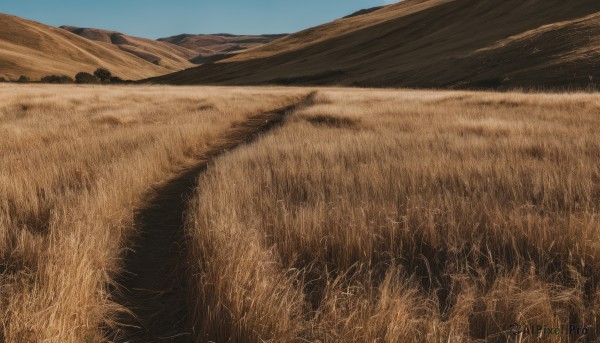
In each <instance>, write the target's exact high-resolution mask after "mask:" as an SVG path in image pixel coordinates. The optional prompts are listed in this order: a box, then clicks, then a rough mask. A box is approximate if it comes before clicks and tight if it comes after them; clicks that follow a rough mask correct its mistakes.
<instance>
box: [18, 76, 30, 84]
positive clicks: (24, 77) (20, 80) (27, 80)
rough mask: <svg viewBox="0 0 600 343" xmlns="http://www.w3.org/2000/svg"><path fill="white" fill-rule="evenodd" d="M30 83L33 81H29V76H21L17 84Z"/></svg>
mask: <svg viewBox="0 0 600 343" xmlns="http://www.w3.org/2000/svg"><path fill="white" fill-rule="evenodd" d="M29 81H31V80H29V77H27V76H25V75H21V76H20V77H19V79H18V80H17V82H19V83H27V82H29Z"/></svg>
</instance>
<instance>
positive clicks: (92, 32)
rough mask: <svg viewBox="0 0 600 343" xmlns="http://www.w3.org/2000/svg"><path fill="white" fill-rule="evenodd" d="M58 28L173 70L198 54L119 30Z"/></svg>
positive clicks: (184, 64) (187, 65)
mask: <svg viewBox="0 0 600 343" xmlns="http://www.w3.org/2000/svg"><path fill="white" fill-rule="evenodd" d="M60 28H61V29H64V30H67V31H69V32H72V33H74V34H76V35H79V36H81V37H84V38H87V39H89V40H93V41H98V42H102V43H105V44H112V45H114V46H116V47H117V48H119V49H121V50H123V51H125V52H128V53H130V54H133V55H135V56H137V57H139V58H142V59H144V60H146V61H148V62H151V63H153V64H156V65H160V66H162V67H165V68H167V69H169V70H173V71H178V70H182V69H186V68H190V67H193V66H194V64H193V63H191V62H190V60H191V59H193V58H194V57H196V56H198V53H197V52H195V51H193V50H189V49H187V48H184V47H181V46H178V45H175V44H170V43H167V42H159V41H155V40H150V39H145V38H138V37H132V36H128V35H125V34H122V33H120V32H115V31H107V30H100V29H92V28H81V27H73V26H61V27H60Z"/></svg>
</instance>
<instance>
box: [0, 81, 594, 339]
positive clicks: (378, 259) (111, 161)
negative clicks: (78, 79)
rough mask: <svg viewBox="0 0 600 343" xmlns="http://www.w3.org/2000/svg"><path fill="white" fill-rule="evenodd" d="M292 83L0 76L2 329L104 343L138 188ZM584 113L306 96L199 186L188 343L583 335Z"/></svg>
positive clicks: (340, 93) (278, 98) (470, 97)
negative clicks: (564, 331)
mask: <svg viewBox="0 0 600 343" xmlns="http://www.w3.org/2000/svg"><path fill="white" fill-rule="evenodd" d="M308 92H309V90H307V89H295V88H218V87H194V88H174V87H147V86H146V87H137V86H136V87H98V86H94V87H77V86H55V87H52V86H42V85H39V86H36V85H29V86H26V87H24V86H21V87H15V86H10V87H8V86H4V87H0V166H2V167H1V168H0V309H1V311H0V341H2V342H11V343H12V342H85V341H90V342H95V341H101V340H103V339H104V337H103V332H102V329H101V328H102V327H106V326H114V325H116V323H114V320H115V319H116V318H117V316H116V314H117V313H118V312H119V311H123V310H125V309H122V308H120V307H119V305H117V304H115V303H113V302H112V301H111V296H110V288H111V285H113V284H114V279H115V276H116V275H118V274H120V273H122V272H123V271H122V257H123V255H124V251H125V250H126V249H129V248H131V246H132V243H131V238H132V237H134V236H135V235H134V233H135V232H136V229H135V228H134V227H133V221H134V216H135V213H136V209H138V208H140V207H143V206H144V202H145V200H147V199H148V197H149V195H151V194H152V190H153V188H154V187H155V186H157V185H159V184H162V183H164V182H165V181H166V180H169V179H170V178H173V177H174V176H175V175H178V172H179V171H181V170H182V169H184V168H186V167H188V166H191V165H193V164H194V163H195V161H196V160H197V158H198V157H202V156H204V155H205V154H207V153H208V150H209V149H210V146H211V145H214V144H217V145H218V142H219V140H220V139H222V136H221V134H222V133H223V132H227V131H228V130H230V129H231V127H232V125H233V124H234V123H235V122H239V121H242V120H244V119H246V118H248V117H249V116H251V115H254V114H257V113H261V112H264V111H268V110H272V109H275V108H279V107H282V106H284V105H288V104H290V103H294V102H297V101H299V100H300V99H301V98H302V97H303V96H305V95H306V94H307V93H308ZM599 110H600V97H599V96H598V95H595V94H518V93H504V94H494V93H475V92H447V91H392V90H349V89H335V88H330V89H320V90H319V93H318V95H317V96H316V98H315V100H314V103H313V104H311V105H309V106H305V107H304V108H301V109H299V110H298V111H296V112H294V113H292V114H291V115H290V116H289V117H288V118H287V119H286V121H285V122H284V124H283V126H282V127H280V128H277V129H276V130H274V131H272V132H271V133H268V134H266V135H265V136H264V137H263V138H261V139H260V140H258V141H256V142H255V143H253V144H250V145H246V146H243V147H240V148H238V149H236V150H234V151H231V152H230V153H227V154H226V155H224V156H221V157H219V158H217V159H216V160H215V161H214V163H213V164H212V165H211V166H210V167H209V169H208V171H207V172H206V173H204V174H202V176H201V177H200V179H199V182H200V183H199V187H198V190H197V196H196V197H195V198H194V199H192V201H191V207H190V209H191V210H190V211H189V212H188V225H187V237H188V242H187V243H188V249H187V252H188V261H187V262H188V263H189V267H188V271H187V278H188V282H189V285H190V287H188V289H189V290H190V292H189V298H188V303H189V309H191V310H192V313H191V317H192V318H193V320H194V333H195V338H196V340H197V341H200V342H208V341H215V342H227V341H230V342H263V341H267V342H305V341H310V342H317V341H320V342H476V341H489V342H513V341H514V342H533V341H537V340H536V338H535V337H534V336H533V335H525V336H523V337H514V336H512V333H510V332H509V327H510V325H511V324H512V323H514V322H517V323H520V324H521V325H538V324H541V325H545V326H552V327H556V326H560V325H567V324H570V323H572V324H575V325H578V326H582V327H583V326H589V330H590V334H589V335H588V336H587V338H588V339H589V340H593V339H596V338H597V336H598V335H597V332H598V329H600V323H598V314H599V313H600V297H599V296H600V288H599V285H598V278H597V276H596V275H598V272H600V265H599V261H598V258H599V257H600V251H599V249H600V245H599V244H598V239H597V237H598V229H599V227H600V226H599V222H598V214H599V213H600V208H599V206H600V205H599V204H600V202H599V200H600V167H599V165H598V160H600V136H598V135H597V132H598V130H599V129H600V117H598V114H597V113H598V111H599ZM234 126H235V125H234ZM215 142H217V143H215ZM204 157H206V156H204ZM583 338H584V337H582V336H581V335H579V336H577V335H572V336H567V335H556V336H544V335H542V339H543V341H546V342H568V341H575V340H576V339H580V340H582V339H583Z"/></svg>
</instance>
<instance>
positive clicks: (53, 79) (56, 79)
mask: <svg viewBox="0 0 600 343" xmlns="http://www.w3.org/2000/svg"><path fill="white" fill-rule="evenodd" d="M41 81H42V82H43V83H73V79H72V78H70V77H68V76H66V75H48V76H44V77H42V79H41Z"/></svg>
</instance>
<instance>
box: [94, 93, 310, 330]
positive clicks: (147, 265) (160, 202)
mask: <svg viewBox="0 0 600 343" xmlns="http://www.w3.org/2000/svg"><path fill="white" fill-rule="evenodd" d="M314 96H315V93H314V92H313V93H311V94H310V95H308V96H307V97H306V98H305V99H304V100H303V101H301V102H299V103H297V104H294V105H291V106H287V107H284V108H281V109H278V110H275V111H271V112H266V113H262V114H259V115H255V116H253V117H250V118H249V119H247V120H245V121H243V122H240V123H237V124H234V125H233V126H232V127H231V128H230V129H229V130H228V131H227V132H226V133H225V134H223V135H222V137H221V138H219V139H217V141H216V142H215V143H213V144H212V145H211V146H210V148H209V151H208V152H207V153H206V154H204V155H203V156H201V157H200V158H198V164H197V165H196V166H194V167H192V168H190V169H188V170H186V171H184V172H182V173H180V174H178V176H177V177H175V178H173V179H171V180H169V181H167V182H166V183H164V184H163V185H161V186H160V187H158V188H157V189H155V190H154V192H153V194H154V195H153V196H152V197H151V199H150V200H149V201H148V203H147V205H146V206H144V207H143V208H141V209H140V210H139V212H138V214H137V215H136V218H135V223H136V227H137V230H138V234H137V235H136V236H135V237H134V238H133V240H134V243H133V245H132V247H131V250H129V251H128V253H127V254H126V255H125V256H124V262H123V268H124V270H125V272H124V273H123V274H122V275H121V276H120V277H119V278H118V279H117V280H116V281H117V283H118V284H119V285H120V288H119V289H118V290H115V292H114V293H115V294H113V299H114V301H115V302H116V303H118V304H120V305H121V306H124V307H125V308H127V309H128V310H129V311H131V312H132V314H122V315H121V317H120V318H118V319H117V322H119V323H121V324H120V325H119V327H118V328H112V329H106V330H105V332H106V337H107V339H108V340H111V341H115V342H192V341H193V337H192V329H191V326H192V325H191V322H190V321H189V320H188V304H186V297H187V289H186V283H187V282H186V280H185V278H184V275H185V274H186V270H185V268H186V261H185V257H186V249H185V247H186V244H185V242H184V238H185V237H184V235H185V233H184V221H185V212H186V209H187V200H188V199H189V198H190V197H191V196H192V195H193V194H194V191H195V187H196V182H197V180H198V176H199V175H200V173H202V172H204V171H205V169H206V167H207V164H208V163H209V162H210V161H211V160H212V159H213V158H215V157H217V156H218V155H220V154H222V153H224V152H226V151H228V150H231V149H234V148H236V147H238V146H239V145H241V144H245V143H249V142H251V141H253V140H254V139H255V138H256V137H257V136H258V135H260V134H261V133H264V132H266V131H268V130H270V129H271V128H273V127H274V126H275V125H278V124H280V123H281V122H282V121H283V119H284V117H285V115H286V114H288V113H290V112H292V111H294V110H297V109H298V108H300V107H303V106H308V105H309V104H310V103H311V102H312V101H313V98H314Z"/></svg>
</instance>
